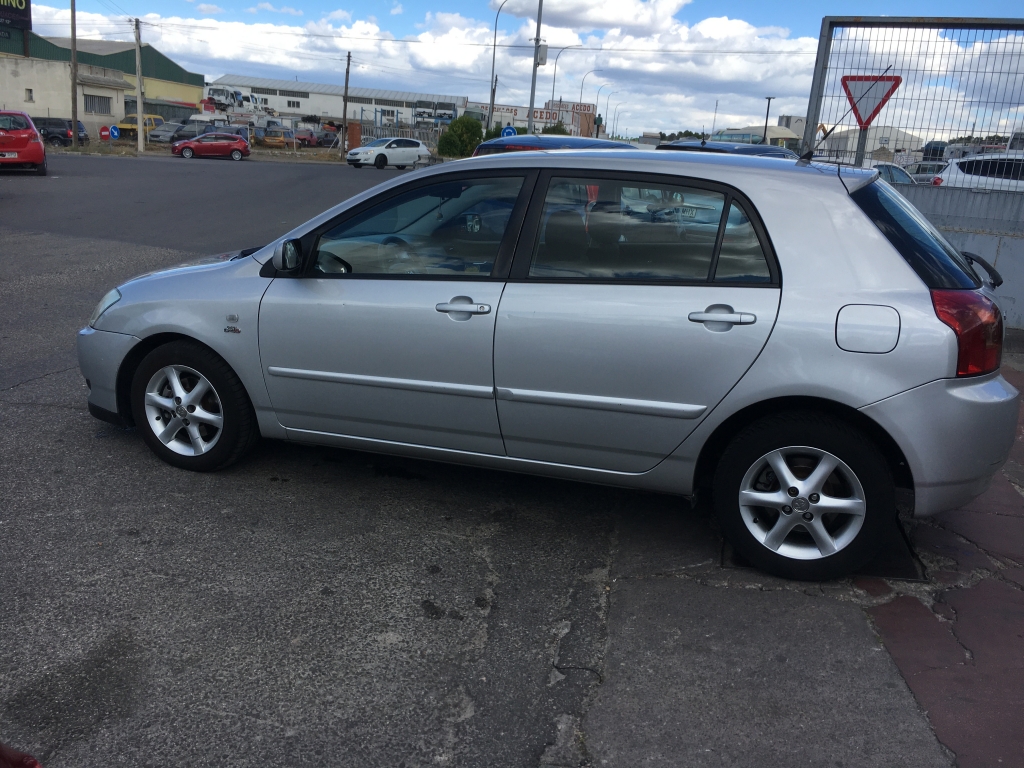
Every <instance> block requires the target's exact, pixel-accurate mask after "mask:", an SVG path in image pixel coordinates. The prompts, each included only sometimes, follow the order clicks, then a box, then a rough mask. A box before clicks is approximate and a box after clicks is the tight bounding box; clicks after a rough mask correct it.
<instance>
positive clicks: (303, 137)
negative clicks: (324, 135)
mask: <svg viewBox="0 0 1024 768" xmlns="http://www.w3.org/2000/svg"><path fill="white" fill-rule="evenodd" d="M295 138H296V139H298V142H299V144H300V145H301V146H303V147H315V146H316V134H315V133H313V132H312V131H311V130H309V128H299V129H298V130H297V131H295Z"/></svg>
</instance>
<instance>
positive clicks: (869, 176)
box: [432, 149, 878, 192]
mask: <svg viewBox="0 0 1024 768" xmlns="http://www.w3.org/2000/svg"><path fill="white" fill-rule="evenodd" d="M495 167H498V168H530V167H533V168H567V169H572V170H573V171H587V170H610V171H623V172H625V173H632V172H636V173H655V174H657V173H663V174H671V175H678V176H691V177H696V178H704V179H708V180H720V179H723V178H725V177H726V176H728V177H729V178H734V177H736V173H737V172H740V174H741V175H742V177H743V178H753V177H754V176H756V175H765V176H774V177H776V178H777V179H782V180H784V181H785V182H786V183H797V184H799V183H804V182H806V183H808V184H815V183H819V182H820V181H821V180H823V179H827V178H836V177H837V176H839V177H840V178H841V179H842V180H843V183H844V184H845V185H846V187H847V189H848V190H849V191H850V192H853V191H854V190H856V189H860V188H861V187H863V186H866V185H867V184H869V183H871V182H872V181H874V180H875V179H876V178H878V171H876V170H875V169H873V168H853V167H851V166H848V165H840V166H836V165H835V164H831V163H818V162H810V163H808V162H803V161H799V160H797V159H796V158H788V157H764V156H760V155H734V154H728V153H722V152H657V151H655V150H643V149H638V150H637V151H636V152H630V153H629V154H628V155H621V154H619V153H618V152H605V151H601V150H576V149H556V150H547V149H544V150H530V151H526V152H498V153H494V154H488V155H480V156H477V157H468V158H465V159H462V160H457V161H455V162H454V163H444V164H443V165H438V166H432V168H433V169H437V171H436V172H442V169H443V171H454V170H456V169H458V170H462V169H465V170H473V169H477V168H495Z"/></svg>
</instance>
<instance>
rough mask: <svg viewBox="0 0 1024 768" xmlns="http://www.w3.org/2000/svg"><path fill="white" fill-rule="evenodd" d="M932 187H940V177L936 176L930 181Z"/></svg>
mask: <svg viewBox="0 0 1024 768" xmlns="http://www.w3.org/2000/svg"><path fill="white" fill-rule="evenodd" d="M932 186H933V187H941V186H942V179H941V178H940V177H938V176H936V177H935V178H934V179H932Z"/></svg>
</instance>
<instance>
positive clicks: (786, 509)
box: [782, 505, 793, 515]
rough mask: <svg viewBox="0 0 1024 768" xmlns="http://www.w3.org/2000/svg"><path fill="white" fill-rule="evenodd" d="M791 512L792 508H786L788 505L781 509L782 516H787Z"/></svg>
mask: <svg viewBox="0 0 1024 768" xmlns="http://www.w3.org/2000/svg"><path fill="white" fill-rule="evenodd" d="M792 511H793V508H792V507H790V506H788V505H787V506H785V507H783V508H782V514H784V515H788V514H789V513H790V512H792Z"/></svg>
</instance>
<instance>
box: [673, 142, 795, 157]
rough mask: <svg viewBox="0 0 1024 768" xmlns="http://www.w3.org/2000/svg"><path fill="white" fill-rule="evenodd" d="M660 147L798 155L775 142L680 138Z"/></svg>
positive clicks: (743, 153) (737, 153) (683, 149)
mask: <svg viewBox="0 0 1024 768" xmlns="http://www.w3.org/2000/svg"><path fill="white" fill-rule="evenodd" d="M657 148H658V149H674V150H682V151H684V152H687V151H688V152H718V153H730V154H736V155H762V156H763V155H776V156H780V157H797V153H796V152H794V151H793V150H791V149H786V148H785V147H777V146H775V145H773V144H743V143H740V142H732V141H703V142H702V141H696V140H692V139H680V140H678V141H670V142H669V143H668V144H659V145H658V147H657Z"/></svg>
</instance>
